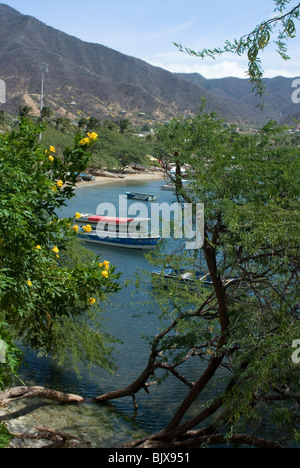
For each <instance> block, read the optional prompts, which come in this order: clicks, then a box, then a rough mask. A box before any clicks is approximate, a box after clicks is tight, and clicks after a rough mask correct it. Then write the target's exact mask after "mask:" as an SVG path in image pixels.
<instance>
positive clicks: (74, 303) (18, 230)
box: [0, 119, 119, 385]
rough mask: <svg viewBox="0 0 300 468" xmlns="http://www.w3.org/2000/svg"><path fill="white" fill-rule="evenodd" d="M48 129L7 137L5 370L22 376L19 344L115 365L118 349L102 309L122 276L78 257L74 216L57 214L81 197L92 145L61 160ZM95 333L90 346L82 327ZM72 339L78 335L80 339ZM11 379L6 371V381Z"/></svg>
mask: <svg viewBox="0 0 300 468" xmlns="http://www.w3.org/2000/svg"><path fill="white" fill-rule="evenodd" d="M42 130H43V127H42V126H41V125H38V126H35V125H34V124H33V123H31V122H29V121H26V120H24V119H23V120H21V121H20V124H19V130H18V131H14V132H11V133H7V134H4V135H2V136H0V200H1V203H0V323H1V324H2V328H1V330H3V331H2V332H1V333H2V336H4V341H5V342H6V344H7V346H8V351H9V352H8V360H7V365H6V368H5V369H7V368H10V370H11V373H12V374H15V371H16V362H15V356H18V353H17V351H16V350H15V349H14V347H13V345H12V343H13V341H11V340H12V339H13V340H21V341H22V343H23V344H24V345H27V346H29V347H30V348H32V349H34V350H36V351H37V352H39V353H51V354H52V355H53V356H55V357H57V358H58V359H60V360H61V361H63V360H65V359H66V358H70V357H71V355H73V356H74V354H75V353H74V350H75V346H80V347H81V351H80V352H78V353H77V358H78V360H79V361H82V362H85V360H88V361H90V363H97V364H99V365H101V364H103V367H105V368H108V367H109V364H108V360H109V356H110V354H111V352H110V350H109V349H108V346H107V345H106V343H107V340H106V339H105V335H104V333H103V331H102V329H103V327H102V326H101V323H100V322H101V320H100V319H99V316H98V315H97V314H96V310H98V306H97V305H98V304H100V303H101V302H103V301H104V300H105V298H106V296H107V294H110V293H112V292H114V291H117V290H118V288H119V286H118V276H119V275H118V274H115V269H114V267H111V268H110V271H109V275H108V278H106V277H105V276H103V275H102V272H103V268H102V267H101V266H100V259H98V258H96V257H95V258H92V259H91V260H90V261H89V262H88V263H87V262H86V261H85V260H84V255H82V254H78V255H77V256H76V257H74V258H72V256H73V255H74V250H78V251H81V250H80V249H81V247H79V246H80V244H79V242H78V239H77V235H76V231H75V230H74V229H73V228H72V219H58V217H57V212H59V209H60V208H61V207H62V206H63V205H64V204H65V201H66V200H67V199H70V198H72V197H73V196H74V186H75V183H76V173H78V172H82V171H83V170H85V168H86V166H87V164H88V161H89V158H90V148H91V146H92V141H88V143H87V144H83V141H82V138H83V136H82V135H81V134H80V133H78V134H77V135H76V137H75V143H73V145H72V146H69V147H66V148H65V149H64V150H63V152H62V154H61V155H60V157H58V156H57V155H56V150H55V148H54V147H52V146H50V147H48V148H45V147H44V146H43V144H39V142H38V135H39V133H40V131H42ZM74 214H75V213H74ZM103 260H104V259H103ZM94 309H95V311H94ZM88 329H90V330H91V336H93V338H91V339H90V340H89V341H88V342H87V343H85V342H84V340H83V339H81V340H79V339H78V336H79V333H78V330H85V333H84V334H83V335H82V336H87V334H88V332H87V330H88ZM72 334H73V336H75V337H76V336H77V338H76V339H74V342H72ZM67 336H68V337H69V338H68V339H67V338H66V337H67ZM6 337H7V338H6ZM96 337H98V339H99V344H98V345H97V344H96ZM8 338H9V339H8ZM2 339H3V338H2ZM110 341H112V340H110ZM75 343H76V344H75ZM90 347H94V349H90ZM101 353H102V354H101ZM10 356H11V357H10ZM75 357H76V356H75ZM102 358H103V359H102ZM4 380H6V381H7V378H5V379H4V378H3V373H2V380H1V382H0V384H2V385H3V382H4Z"/></svg>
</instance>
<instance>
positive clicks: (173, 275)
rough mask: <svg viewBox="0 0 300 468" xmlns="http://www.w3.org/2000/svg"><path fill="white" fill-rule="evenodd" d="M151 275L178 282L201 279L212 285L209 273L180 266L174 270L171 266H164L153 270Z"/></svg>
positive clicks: (207, 284) (204, 282) (205, 283)
mask: <svg viewBox="0 0 300 468" xmlns="http://www.w3.org/2000/svg"><path fill="white" fill-rule="evenodd" d="M152 275H157V276H163V277H164V278H169V279H175V280H176V281H179V282H180V283H187V282H194V281H197V280H198V281H201V282H202V283H203V284H204V285H206V286H211V285H212V279H211V277H210V275H209V273H204V272H202V271H193V270H187V269H184V268H181V269H180V270H174V269H173V268H171V267H167V268H164V269H162V270H153V271H152Z"/></svg>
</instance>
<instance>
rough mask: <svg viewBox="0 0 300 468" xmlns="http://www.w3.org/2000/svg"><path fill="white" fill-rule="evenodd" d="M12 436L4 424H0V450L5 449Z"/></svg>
mask: <svg viewBox="0 0 300 468" xmlns="http://www.w3.org/2000/svg"><path fill="white" fill-rule="evenodd" d="M11 439H12V436H11V435H10V433H9V432H8V430H7V428H6V427H5V425H4V424H2V423H0V448H6V447H8V445H9V442H10V440H11Z"/></svg>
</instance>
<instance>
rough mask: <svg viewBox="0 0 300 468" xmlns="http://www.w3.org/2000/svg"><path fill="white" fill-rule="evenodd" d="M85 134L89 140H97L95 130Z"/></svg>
mask: <svg viewBox="0 0 300 468" xmlns="http://www.w3.org/2000/svg"><path fill="white" fill-rule="evenodd" d="M87 135H88V137H89V139H90V141H95V140H97V138H98V135H97V133H95V132H90V133H87Z"/></svg>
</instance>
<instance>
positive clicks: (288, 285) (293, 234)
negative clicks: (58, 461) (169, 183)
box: [140, 109, 300, 444]
mask: <svg viewBox="0 0 300 468" xmlns="http://www.w3.org/2000/svg"><path fill="white" fill-rule="evenodd" d="M286 135H287V133H286V128H281V127H278V125H277V124H276V123H275V122H273V121H270V122H269V123H268V124H267V125H265V126H264V127H263V128H262V129H261V130H260V131H259V132H257V134H248V135H247V134H239V133H237V132H233V131H232V129H231V128H226V127H224V126H223V122H222V121H220V120H218V119H217V118H216V116H215V115H214V114H207V113H205V112H204V109H201V112H200V113H199V114H198V115H197V116H195V117H193V118H186V119H184V118H179V119H173V120H172V121H170V123H169V124H167V125H165V126H164V127H163V128H161V130H160V131H159V132H158V150H157V151H158V152H157V156H158V157H159V158H160V159H164V161H165V162H166V163H171V162H173V163H175V164H176V165H177V168H179V169H180V167H181V165H185V167H188V168H189V173H188V177H189V179H190V180H191V183H190V185H189V191H188V192H187V191H185V189H184V187H182V186H181V180H180V177H177V180H176V186H177V192H178V193H180V195H181V197H182V199H183V200H185V201H186V202H189V203H192V204H196V203H204V205H205V221H204V233H205V239H204V244H203V248H202V249H201V251H184V245H180V244H179V245H177V246H176V247H174V253H172V251H170V249H168V250H166V251H164V249H163V248H160V250H159V251H158V252H154V253H151V254H149V256H148V258H149V260H150V261H152V263H153V264H155V265H156V266H157V265H160V266H161V268H163V266H165V265H170V266H171V267H173V268H174V269H175V270H177V271H179V269H180V268H182V267H185V268H189V269H190V270H191V271H193V270H195V271H196V270H197V271H203V272H204V273H209V274H210V277H211V278H212V281H213V284H212V285H211V286H205V285H204V284H203V283H201V282H200V281H199V280H198V281H194V282H193V283H184V282H179V280H180V275H179V274H178V281H176V280H173V281H172V280H170V279H165V278H160V277H156V278H153V280H152V286H153V297H154V298H155V301H156V302H157V303H158V304H159V306H160V315H159V318H160V320H161V324H162V326H161V330H160V335H158V336H156V337H154V338H152V340H151V346H152V349H157V363H158V366H157V367H158V368H160V367H161V368H162V369H164V370H166V369H167V370H169V372H172V373H173V374H175V372H176V374H175V375H176V376H177V377H178V378H180V380H182V381H189V377H188V373H189V372H190V371H191V370H192V374H193V375H194V374H195V372H196V369H198V374H199V381H198V382H197V384H198V385H199V386H200V383H199V382H201V385H202V387H203V391H204V390H205V389H206V390H207V392H208V395H211V392H213V394H215V392H216V391H217V394H218V398H220V396H221V395H222V406H221V407H220V406H217V409H218V413H217V414H216V418H215V426H213V429H214V430H215V431H220V432H224V431H227V439H228V442H230V440H231V439H232V437H233V436H234V434H236V433H239V431H240V430H241V428H243V429H245V428H247V425H248V424H249V423H251V422H253V421H254V420H256V421H257V420H258V421H261V420H262V421H265V420H266V419H267V418H269V419H271V420H272V421H273V423H274V424H276V425H277V426H279V427H280V436H279V437H278V436H275V435H273V437H274V438H275V437H278V439H277V440H279V439H280V441H281V443H283V444H285V443H287V444H290V443H292V442H291V441H296V442H297V440H298V439H297V437H298V435H297V434H298V433H297V430H299V428H298V424H297V416H298V404H297V402H298V399H299V377H300V370H299V367H298V366H296V365H295V364H294V363H293V361H292V352H293V351H292V342H293V340H295V339H297V338H299V336H300V322H299V264H300V255H299V254H300V251H299V237H300V218H299V212H300V211H299V208H300V207H299V200H300V182H299V171H300V160H299V150H298V147H297V146H294V145H293V144H292V142H291V141H290V140H289V142H288V141H286ZM140 284H141V282H140ZM190 360H193V363H192V364H191V365H190V367H187V368H185V367H184V369H185V371H184V372H185V373H184V377H183V375H182V373H180V370H179V369H180V367H179V366H181V365H184V366H185V365H186V363H187V362H188V361H190ZM206 366H207V367H206ZM213 368H214V372H212V370H211V369H213ZM208 369H210V371H209V372H208ZM217 370H218V372H217ZM220 378H221V380H220ZM191 379H192V378H191ZM204 382H205V384H204ZM191 387H192V385H191ZM214 389H215V390H214ZM200 394H201V395H202V398H203V399H204V398H207V396H206V397H205V395H204V394H202V393H200ZM197 395H198V394H197ZM198 396H199V395H198ZM188 398H189V397H187V399H186V400H185V402H184V405H182V407H183V406H185V408H188V407H189V405H190V404H191V403H192V402H193V399H194V398H195V392H193V391H191V396H190V400H188ZM218 401H219V400H218ZM213 404H214V400H210V401H209V402H208V403H207V405H208V407H209V406H213ZM182 407H181V408H182ZM181 408H180V409H179V410H178V414H180V417H183V415H182V414H181V413H180V411H181ZM199 411H200V414H201V410H199ZM212 414H213V412H212V413H211V415H212ZM178 418H179V416H178ZM174 420H176V415H175V417H174ZM179 421H180V418H179ZM210 423H211V420H210ZM191 427H193V426H190V428H191ZM211 430H212V427H211V426H209V431H211ZM202 433H203V434H205V430H203V432H202ZM209 433H210V432H209Z"/></svg>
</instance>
